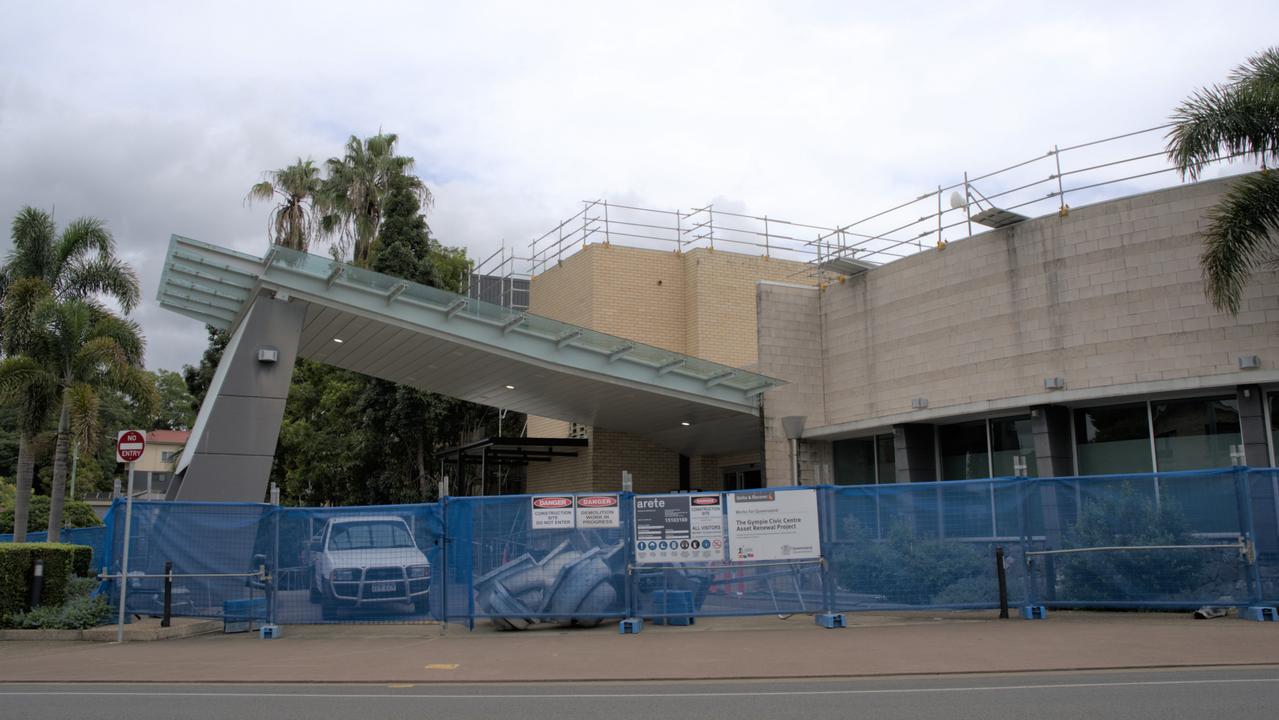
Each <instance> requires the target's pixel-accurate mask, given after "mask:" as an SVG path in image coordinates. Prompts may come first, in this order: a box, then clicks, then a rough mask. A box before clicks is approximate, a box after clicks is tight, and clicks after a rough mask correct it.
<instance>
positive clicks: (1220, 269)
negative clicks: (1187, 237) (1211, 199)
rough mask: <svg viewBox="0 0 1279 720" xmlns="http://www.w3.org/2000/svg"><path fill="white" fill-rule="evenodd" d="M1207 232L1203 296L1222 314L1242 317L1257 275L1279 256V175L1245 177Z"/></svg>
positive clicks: (1219, 208)
mask: <svg viewBox="0 0 1279 720" xmlns="http://www.w3.org/2000/svg"><path fill="white" fill-rule="evenodd" d="M1209 223H1210V224H1209V226H1208V229H1207V230H1206V231H1205V232H1204V251H1203V255H1202V256H1201V258H1200V264H1201V267H1202V268H1203V278H1204V292H1205V294H1206V295H1207V296H1208V299H1209V300H1211V301H1212V304H1213V305H1215V306H1216V307H1217V308H1218V309H1220V310H1226V311H1229V312H1232V313H1237V312H1239V308H1240V305H1241V304H1242V301H1243V292H1244V287H1245V285H1246V284H1247V280H1248V276H1249V275H1251V274H1252V271H1253V270H1255V269H1257V268H1259V267H1264V266H1266V265H1267V264H1269V263H1270V262H1271V261H1272V260H1273V258H1275V256H1276V253H1277V252H1279V172H1276V171H1265V172H1259V173H1253V174H1250V175H1245V176H1243V177H1241V178H1239V179H1238V180H1236V181H1235V182H1234V183H1233V184H1231V186H1230V189H1229V190H1227V191H1226V194H1225V197H1223V198H1222V200H1221V203H1220V204H1218V205H1217V207H1215V208H1214V209H1213V210H1212V212H1211V213H1210V214H1209Z"/></svg>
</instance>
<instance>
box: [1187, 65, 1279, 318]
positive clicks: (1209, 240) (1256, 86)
mask: <svg viewBox="0 0 1279 720" xmlns="http://www.w3.org/2000/svg"><path fill="white" fill-rule="evenodd" d="M1173 121H1174V123H1175V124H1174V126H1173V128H1172V130H1171V131H1169V133H1168V157H1169V158H1170V159H1171V160H1172V162H1173V163H1174V164H1175V165H1176V167H1177V169H1178V170H1179V171H1180V172H1181V176H1182V178H1183V179H1184V178H1185V177H1186V176H1189V177H1190V178H1191V179H1198V177H1199V175H1200V173H1201V172H1202V171H1203V169H1204V167H1206V166H1207V165H1208V164H1209V163H1212V162H1216V161H1218V160H1223V159H1232V158H1237V157H1242V158H1247V159H1251V160H1254V161H1256V162H1259V163H1261V167H1262V169H1261V172H1259V173H1252V174H1249V175H1244V176H1243V177H1241V178H1239V179H1238V180H1236V181H1235V182H1233V183H1232V184H1231V185H1230V188H1229V189H1228V190H1227V191H1226V194H1225V196H1224V197H1223V198H1222V199H1221V202H1220V203H1218V204H1217V206H1216V207H1215V208H1214V209H1213V210H1212V211H1211V213H1210V214H1209V225H1208V229H1207V230H1206V231H1205V232H1204V250H1203V254H1202V255H1201V257H1200V265H1201V267H1202V269H1203V276H1204V291H1205V293H1206V294H1207V295H1208V298H1209V299H1210V300H1211V301H1212V303H1213V305H1215V306H1216V307H1217V308H1218V309H1220V310H1228V311H1230V312H1231V313H1237V312H1239V306H1240V302H1241V300H1242V299H1243V291H1244V286H1245V285H1246V284H1247V281H1248V276H1249V275H1250V274H1251V273H1252V271H1253V270H1255V269H1257V268H1258V267H1265V266H1271V265H1273V264H1274V263H1275V262H1276V261H1279V173H1275V172H1273V171H1271V170H1269V169H1268V166H1271V165H1275V164H1276V162H1279V48H1270V49H1268V50H1265V51H1263V52H1261V53H1260V54H1258V55H1255V56H1253V57H1251V58H1248V60H1247V61H1246V62H1245V63H1244V64H1242V65H1240V66H1239V67H1238V68H1236V69H1235V70H1234V71H1233V72H1232V73H1231V74H1230V78H1229V80H1228V81H1227V82H1226V83H1224V84H1218V85H1213V86H1212V87H1207V88H1203V89H1201V90H1199V91H1198V92H1196V93H1195V94H1194V95H1192V96H1191V97H1190V98H1188V99H1187V100H1185V101H1184V102H1183V103H1182V104H1181V106H1180V107H1178V108H1177V110H1176V111H1175V112H1174V114H1173Z"/></svg>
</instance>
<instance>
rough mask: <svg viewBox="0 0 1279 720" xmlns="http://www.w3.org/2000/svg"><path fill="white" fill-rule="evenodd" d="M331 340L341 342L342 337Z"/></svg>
mask: <svg viewBox="0 0 1279 720" xmlns="http://www.w3.org/2000/svg"><path fill="white" fill-rule="evenodd" d="M333 342H335V343H340V342H342V338H333Z"/></svg>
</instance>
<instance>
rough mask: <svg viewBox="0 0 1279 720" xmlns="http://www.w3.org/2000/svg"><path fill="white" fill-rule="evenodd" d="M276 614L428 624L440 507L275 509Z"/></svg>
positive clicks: (307, 619) (433, 614)
mask: <svg viewBox="0 0 1279 720" xmlns="http://www.w3.org/2000/svg"><path fill="white" fill-rule="evenodd" d="M269 525H270V526H271V529H270V532H272V533H274V536H273V537H272V538H270V539H269V543H270V544H271V546H272V553H273V557H275V558H277V561H276V562H275V563H273V567H274V568H275V572H274V573H273V577H272V582H273V583H274V584H273V586H272V590H273V599H274V602H273V605H272V608H273V610H274V618H275V621H276V622H279V623H288V624H296V623H321V622H366V623H367V622H401V623H402V622H424V621H426V620H430V619H433V618H438V617H440V614H439V612H438V611H437V610H435V609H433V608H432V602H431V601H432V597H433V595H434V594H435V593H434V592H433V591H432V582H433V577H434V573H433V571H434V570H435V569H436V568H438V567H439V566H440V555H441V552H442V547H441V544H440V538H441V535H442V529H443V524H442V517H441V515H440V511H439V507H438V506H437V505H434V504H421V505H391V506H384V507H342V508H288V507H284V508H280V509H279V510H278V511H276V512H275V513H274V514H273V517H272V519H271V521H269Z"/></svg>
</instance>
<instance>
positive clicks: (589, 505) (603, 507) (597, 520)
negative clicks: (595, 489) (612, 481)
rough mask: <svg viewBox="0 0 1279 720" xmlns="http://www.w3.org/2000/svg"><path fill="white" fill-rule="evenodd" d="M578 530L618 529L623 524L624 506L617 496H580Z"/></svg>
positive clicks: (577, 499)
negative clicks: (622, 511)
mask: <svg viewBox="0 0 1279 720" xmlns="http://www.w3.org/2000/svg"><path fill="white" fill-rule="evenodd" d="M575 500H576V501H577V529H578V530H590V529H597V528H617V527H620V526H621V524H622V513H621V510H622V505H621V501H620V500H619V499H618V497H617V496H616V495H578V496H577V497H576V498H575Z"/></svg>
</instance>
